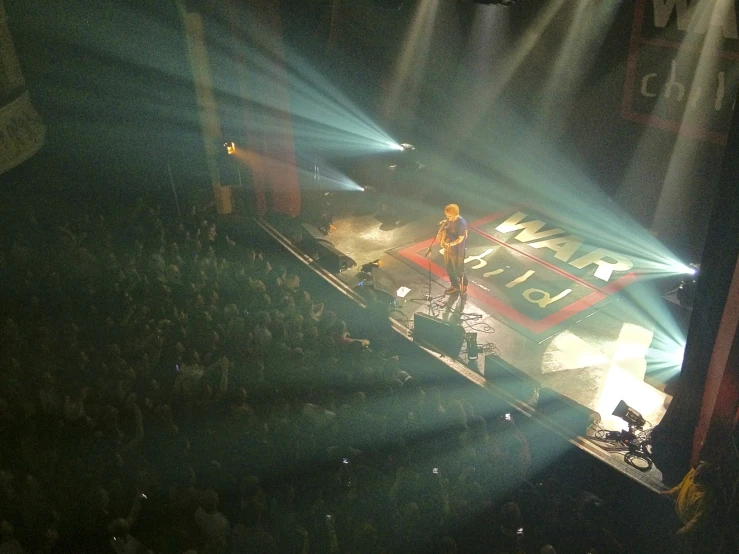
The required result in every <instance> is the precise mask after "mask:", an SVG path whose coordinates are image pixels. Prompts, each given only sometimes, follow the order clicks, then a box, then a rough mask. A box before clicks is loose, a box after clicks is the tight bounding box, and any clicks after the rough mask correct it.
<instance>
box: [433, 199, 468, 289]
mask: <svg viewBox="0 0 739 554" xmlns="http://www.w3.org/2000/svg"><path fill="white" fill-rule="evenodd" d="M444 215H445V216H446V220H444V221H443V222H442V224H441V228H440V229H439V243H440V244H441V246H442V248H443V249H444V263H445V264H446V272H447V275H449V283H450V285H451V286H450V287H449V288H448V289H446V291H444V292H445V294H454V293H455V292H461V293H462V294H463V295H464V294H467V278H466V277H465V275H464V258H465V255H466V254H465V253H466V251H467V221H465V219H464V218H463V217H462V216H461V215H459V206H457V205H456V204H449V205H448V206H447V207H446V208H444Z"/></svg>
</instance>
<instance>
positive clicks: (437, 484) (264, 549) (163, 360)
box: [0, 199, 618, 554]
mask: <svg viewBox="0 0 739 554" xmlns="http://www.w3.org/2000/svg"><path fill="white" fill-rule="evenodd" d="M60 213H62V214H63V216H62V217H63V219H62V220H61V221H59V222H58V226H51V225H49V226H41V225H40V224H39V223H38V219H39V218H37V217H35V216H31V217H29V219H28V221H27V224H26V226H25V227H21V228H19V229H18V230H16V232H15V234H10V235H8V236H6V237H5V239H4V240H5V242H4V243H3V244H2V250H1V251H0V273H1V274H2V280H3V283H4V286H5V289H6V291H7V292H6V295H7V296H6V298H5V302H4V303H3V304H4V307H3V308H2V310H3V312H2V328H1V334H0V344H1V346H2V350H1V352H2V358H1V359H0V364H2V370H1V371H0V469H1V470H2V471H1V473H0V533H1V534H2V542H1V543H0V553H3V554H5V553H22V552H26V553H32V552H49V553H52V552H53V553H67V552H69V553H78V554H84V553H89V554H101V553H105V552H119V553H123V552H126V553H143V552H156V553H165V554H169V553H174V554H182V553H185V552H187V553H198V554H204V553H205V554H241V553H251V552H254V553H257V552H258V553H261V554H264V553H270V552H275V553H277V552H280V553H296V554H307V553H309V552H337V553H346V554H393V553H411V552H434V551H436V552H443V553H448V554H452V553H460V554H464V553H467V552H470V553H474V552H501V553H518V552H531V553H537V552H542V553H543V552H547V553H553V552H555V549H554V548H555V547H556V548H557V549H559V548H560V546H559V544H560V543H559V542H557V541H560V542H561V543H562V544H565V543H566V542H567V541H565V540H564V539H563V537H565V536H566V535H567V529H563V528H562V525H564V523H563V522H565V521H566V520H567V517H568V516H571V515H572V513H565V512H566V511H567V510H569V509H570V506H569V505H568V504H567V503H566V502H565V497H564V495H563V493H562V492H561V490H562V489H558V488H557V486H544V485H542V486H534V485H532V484H530V483H528V481H527V479H528V478H530V477H531V476H530V475H529V474H528V473H529V469H530V467H531V454H530V451H529V445H528V444H527V441H526V438H525V436H524V435H523V434H522V433H521V432H520V431H518V430H517V429H516V426H515V424H514V422H512V421H508V420H506V419H504V418H497V417H496V418H493V419H490V420H486V419H485V418H484V417H483V416H481V415H480V414H477V413H475V411H474V408H473V407H472V406H470V405H469V404H467V403H466V401H465V400H464V399H463V398H458V397H456V396H455V394H458V391H454V390H452V391H443V390H441V389H440V388H438V387H436V386H433V385H428V384H426V383H424V382H423V380H422V378H421V377H420V376H419V375H418V374H417V372H416V371H414V368H413V367H408V365H406V364H405V363H404V360H403V359H402V358H400V357H399V356H397V355H396V352H395V351H394V348H393V339H392V337H391V336H390V335H388V336H378V337H372V341H371V342H370V341H369V340H368V339H367V338H365V337H357V338H354V337H351V336H350V334H349V332H348V330H347V324H346V323H345V321H344V320H343V319H342V317H341V314H339V313H336V311H334V310H332V309H331V305H332V304H331V302H330V299H328V298H327V299H324V301H325V303H324V302H315V301H314V300H313V298H312V297H311V295H310V294H309V293H308V291H306V290H304V289H303V288H302V286H301V282H300V279H299V278H298V276H297V275H296V274H295V273H291V272H289V271H288V270H287V269H286V268H285V267H282V266H280V265H279V264H277V263H276V262H275V265H273V262H272V261H270V260H267V259H265V257H264V255H263V254H261V253H259V252H257V251H255V250H254V249H252V248H251V247H249V246H248V245H242V244H241V243H240V241H239V240H238V239H237V238H236V237H235V236H225V235H224V234H223V233H222V232H221V230H220V229H219V228H218V227H217V226H216V224H215V223H213V222H212V221H211V220H209V219H208V218H207V217H204V216H203V215H202V214H201V213H200V212H198V211H197V210H193V211H192V212H191V213H190V215H189V216H188V217H187V218H183V219H181V220H173V221H169V220H168V218H167V217H165V216H164V215H162V214H161V213H160V210H159V208H158V207H157V206H156V205H153V204H150V203H148V202H147V201H146V200H144V199H141V200H140V201H138V202H137V204H136V206H135V207H133V208H131V209H130V210H129V211H125V208H123V207H121V208H120V211H119V212H118V213H116V214H110V215H109V214H106V213H90V214H77V213H76V212H75V211H74V210H73V209H72V208H71V207H70V208H69V210H68V211H64V210H62V211H60ZM528 506H538V507H539V508H541V509H534V508H532V509H530V510H528V508H527V507H528ZM544 506H548V507H550V509H544ZM587 517H589V516H588V513H587V511H585V510H580V512H579V513H578V518H579V519H578V522H573V521H570V522H568V525H570V526H571V528H572V529H576V528H577V529H581V528H584V526H583V525H581V523H582V521H581V520H582V518H587ZM567 544H570V543H567ZM609 544H611V545H612V544H613V543H609ZM616 544H617V543H616ZM552 545H554V546H552ZM582 546H583V547H584V548H585V549H587V548H589V547H590V546H592V545H582ZM563 551H564V552H583V554H584V552H586V551H587V550H577V551H575V550H563ZM608 551H609V552H610V551H614V552H615V551H618V550H608Z"/></svg>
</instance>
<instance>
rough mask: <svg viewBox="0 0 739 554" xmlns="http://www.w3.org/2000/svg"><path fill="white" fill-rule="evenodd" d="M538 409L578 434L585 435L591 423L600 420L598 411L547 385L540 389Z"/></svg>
mask: <svg viewBox="0 0 739 554" xmlns="http://www.w3.org/2000/svg"><path fill="white" fill-rule="evenodd" d="M536 411H537V413H540V414H542V415H545V416H546V417H548V418H549V419H551V420H553V421H555V422H556V423H558V424H559V425H561V426H562V427H564V428H565V429H568V430H569V431H571V432H572V433H574V434H576V435H585V432H586V431H587V429H588V427H590V425H592V424H593V423H599V422H600V414H599V413H598V412H595V411H593V410H591V409H590V408H588V407H586V406H583V405H582V404H579V403H577V402H575V401H574V400H572V399H571V398H568V397H566V396H565V395H563V394H560V393H558V392H557V391H554V390H552V389H549V388H546V387H544V388H542V389H541V390H540V391H539V404H538V405H537V406H536Z"/></svg>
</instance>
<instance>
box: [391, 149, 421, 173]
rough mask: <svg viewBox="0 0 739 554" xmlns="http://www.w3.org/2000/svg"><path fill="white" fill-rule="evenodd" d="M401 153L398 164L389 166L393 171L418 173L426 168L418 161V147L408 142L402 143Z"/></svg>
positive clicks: (398, 156)
mask: <svg viewBox="0 0 739 554" xmlns="http://www.w3.org/2000/svg"><path fill="white" fill-rule="evenodd" d="M400 148H401V150H400V153H399V154H398V155H397V156H396V159H397V160H398V161H397V163H395V164H393V165H391V166H388V169H390V170H391V171H402V172H409V171H416V170H418V169H422V168H423V167H424V166H423V164H421V162H419V161H418V151H417V150H416V147H415V146H413V145H412V144H409V143H407V142H402V143H400Z"/></svg>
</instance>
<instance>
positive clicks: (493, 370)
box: [485, 355, 541, 408]
mask: <svg viewBox="0 0 739 554" xmlns="http://www.w3.org/2000/svg"><path fill="white" fill-rule="evenodd" d="M485 380H486V381H490V382H491V383H492V384H493V385H495V386H496V387H499V388H501V389H503V390H504V391H505V392H507V393H508V394H510V395H511V396H513V397H514V398H515V399H516V400H520V401H521V402H524V403H525V404H528V405H529V406H531V407H532V408H536V405H537V403H538V401H539V390H540V388H541V385H540V384H539V381H537V380H536V379H534V378H533V377H530V376H529V375H526V374H525V373H524V372H523V371H521V370H520V369H517V368H515V367H513V366H512V365H511V364H509V363H508V362H506V361H505V360H503V359H502V358H500V357H498V356H493V355H488V356H485Z"/></svg>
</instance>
